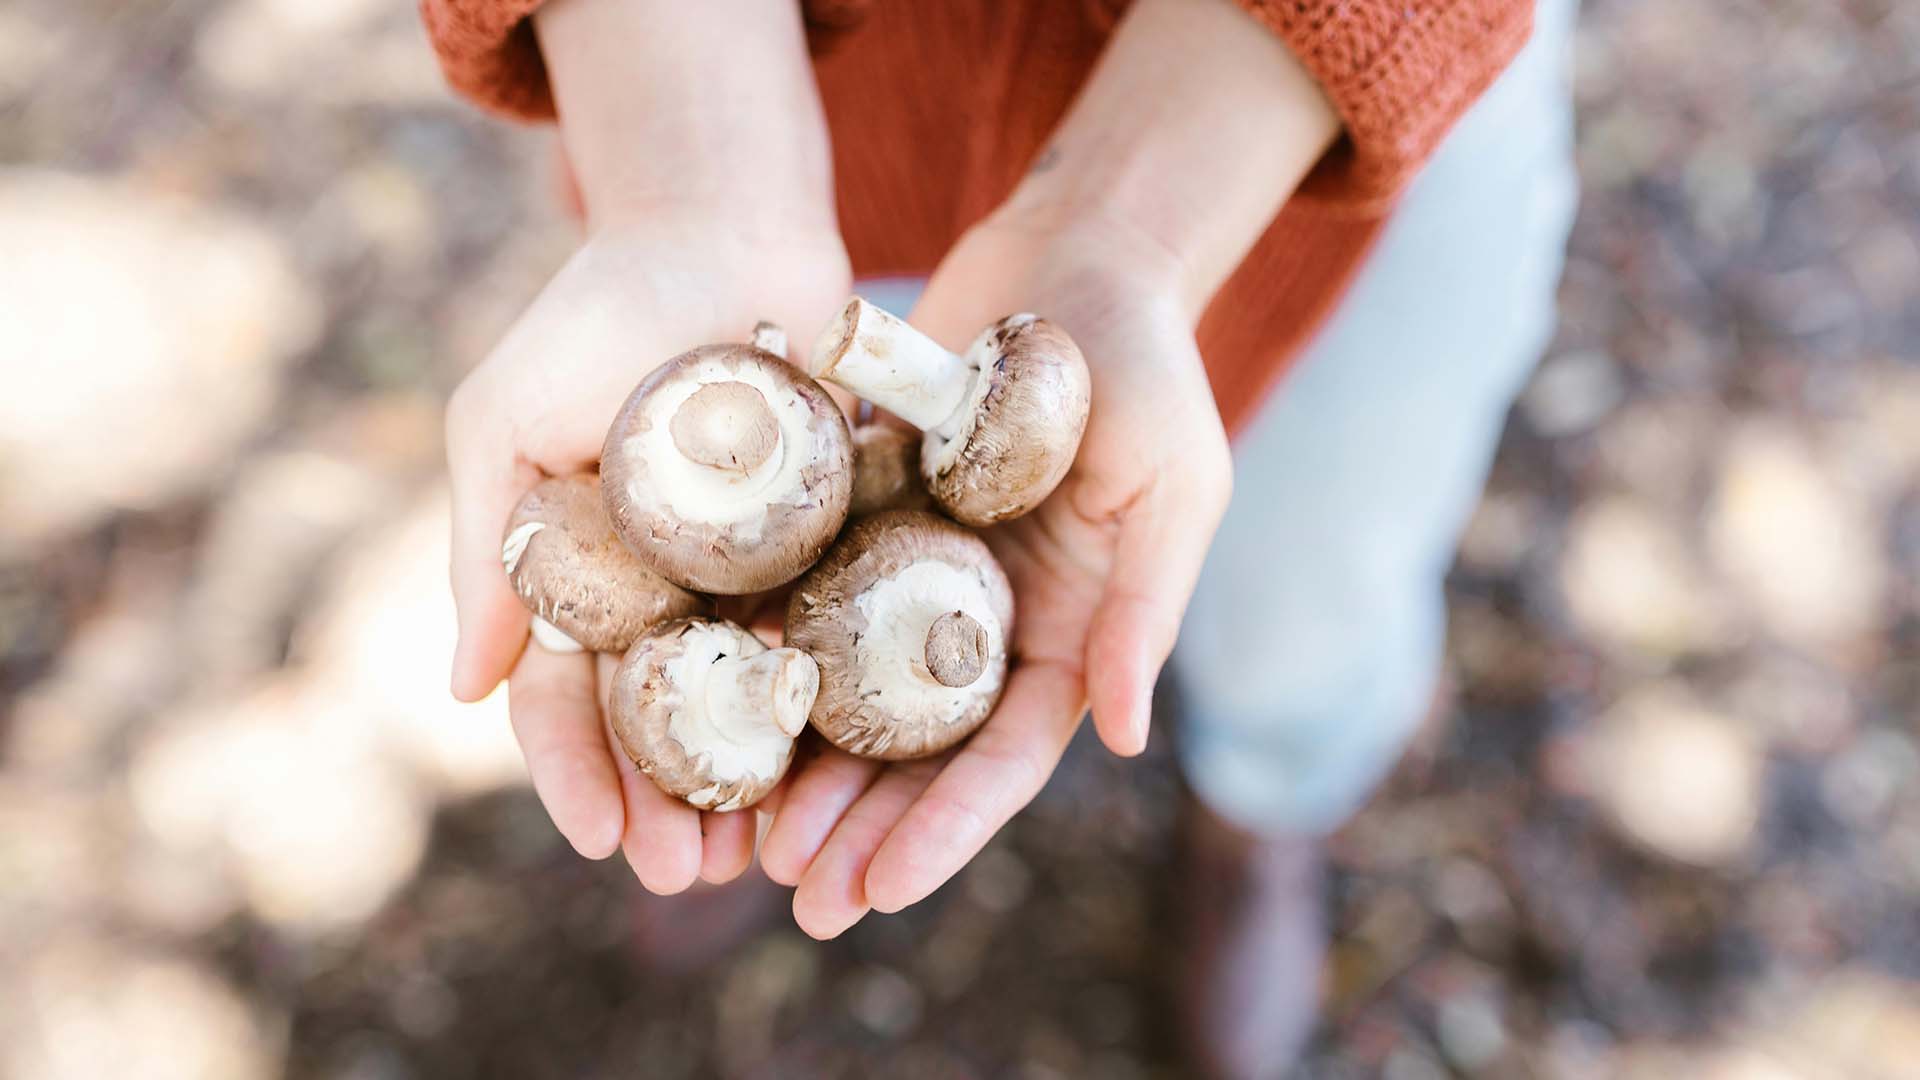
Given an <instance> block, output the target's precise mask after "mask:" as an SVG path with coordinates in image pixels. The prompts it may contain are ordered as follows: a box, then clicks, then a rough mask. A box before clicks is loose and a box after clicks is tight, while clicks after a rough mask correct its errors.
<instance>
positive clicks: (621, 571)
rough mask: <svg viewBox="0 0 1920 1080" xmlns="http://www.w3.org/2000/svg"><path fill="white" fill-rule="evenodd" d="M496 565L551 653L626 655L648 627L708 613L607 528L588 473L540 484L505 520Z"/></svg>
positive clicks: (595, 482)
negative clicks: (580, 652)
mask: <svg viewBox="0 0 1920 1080" xmlns="http://www.w3.org/2000/svg"><path fill="white" fill-rule="evenodd" d="M500 564H501V566H503V567H504V568H505V569H506V571H507V580H508V581H509V582H510V583H511V584H512V585H513V591H514V593H515V594H516V595H518V596H519V597H520V602H521V603H523V604H525V605H526V606H527V610H528V611H531V612H533V639H534V640H535V641H536V642H538V643H539V644H540V645H541V646H542V647H544V648H546V649H548V650H550V651H553V652H579V651H580V650H581V649H582V648H587V649H592V650H593V651H594V652H625V651H626V649H627V647H628V646H629V645H632V644H633V641H634V639H635V638H637V637H639V636H640V635H641V633H642V632H644V631H645V630H646V629H647V628H648V627H650V626H655V625H658V624H660V623H663V622H665V621H667V620H668V619H676V618H679V617H681V616H683V615H698V614H702V613H705V612H709V611H711V610H712V609H713V602H712V601H711V600H709V599H707V598H706V597H704V596H700V595H698V594H696V593H690V592H688V591H687V590H685V589H682V588H681V587H680V586H678V585H675V584H674V583H673V582H671V581H668V580H667V579H665V578H663V577H661V576H660V575H659V574H656V573H654V572H653V571H652V570H649V569H647V567H646V564H645V563H642V562H641V561H640V560H639V559H637V558H635V557H634V555H633V553H632V552H630V551H628V550H627V549H626V548H625V547H624V546H622V545H621V543H620V541H619V539H618V538H617V537H615V536H614V535H613V526H612V525H611V524H610V523H609V522H608V521H607V511H606V507H605V505H604V504H603V503H602V501H601V498H600V478H599V477H598V476H596V475H594V474H593V473H577V474H575V475H572V476H556V477H552V478H550V479H547V480H542V481H541V482H540V483H539V484H537V485H535V486H534V488H533V490H531V491H529V492H527V493H526V495H524V496H523V497H521V499H520V504H519V505H518V506H515V507H514V508H513V516H512V517H510V518H508V519H507V535H506V538H505V539H504V540H503V541H502V542H501V545H500Z"/></svg>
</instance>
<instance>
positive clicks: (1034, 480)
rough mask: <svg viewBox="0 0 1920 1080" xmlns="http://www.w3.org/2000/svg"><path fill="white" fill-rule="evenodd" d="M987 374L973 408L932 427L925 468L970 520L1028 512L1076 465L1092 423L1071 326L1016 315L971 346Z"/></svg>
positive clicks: (953, 508)
mask: <svg viewBox="0 0 1920 1080" xmlns="http://www.w3.org/2000/svg"><path fill="white" fill-rule="evenodd" d="M966 357H967V360H968V361H969V362H970V363H971V364H972V365H973V366H974V368H975V369H976V370H977V371H979V372H980V374H981V376H982V377H980V378H979V379H978V381H976V382H975V384H974V386H973V395H972V398H971V402H972V407H971V408H968V409H965V410H964V411H963V412H962V413H961V414H960V415H959V417H958V418H957V422H953V423H951V425H950V426H951V427H952V430H947V428H946V427H943V428H936V429H933V430H930V431H928V432H927V437H926V444H925V445H924V446H923V447H922V448H921V451H920V469H921V473H922V475H923V476H924V478H925V480H926V484H927V490H928V491H929V492H930V493H932V495H933V498H934V500H935V501H936V502H938V503H939V504H940V506H941V508H942V509H944V510H946V512H947V513H948V514H951V515H952V516H953V518H954V519H955V520H956V521H959V522H962V523H963V524H967V525H975V526H983V525H991V524H993V523H994V522H996V521H1006V520H1009V519H1011V518H1017V517H1019V516H1020V515H1022V514H1025V513H1026V512H1028V511H1029V510H1032V509H1033V508H1034V507H1036V506H1038V505H1040V503H1041V501H1042V500H1044V499H1046V497H1047V496H1048V495H1051V494H1052V493H1053V489H1054V488H1056V487H1058V486H1060V481H1061V480H1063V479H1065V477H1066V475H1067V470H1068V469H1069V468H1071V467H1072V466H1073V458H1074V455H1075V454H1076V453H1078V452H1079V450H1080V437H1081V436H1082V435H1084V434H1085V433H1086V430H1087V412H1088V409H1089V407H1090V405H1091V402H1092V380H1091V378H1090V377H1089V375H1088V373H1087V362H1086V360H1085V358H1083V357H1082V356H1081V355H1080V347H1079V346H1077V345H1075V344H1074V343H1073V339H1072V338H1070V337H1068V336H1067V334H1066V331H1064V330H1062V329H1060V328H1059V327H1058V326H1056V325H1055V324H1053V323H1050V322H1048V321H1047V320H1045V319H1040V318H1035V317H1034V316H1032V315H1009V316H1008V317H1006V318H1004V319H1001V320H1000V321H999V322H997V323H995V324H993V325H992V326H991V327H988V328H987V330H986V331H985V332H984V333H982V334H981V335H980V336H979V337H978V338H977V339H975V341H974V343H973V344H972V345H971V346H969V347H968V349H967V354H966Z"/></svg>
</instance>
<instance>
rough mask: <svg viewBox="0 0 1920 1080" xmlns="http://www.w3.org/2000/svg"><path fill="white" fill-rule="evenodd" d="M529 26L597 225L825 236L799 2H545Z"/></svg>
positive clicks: (824, 167) (821, 162)
mask: <svg viewBox="0 0 1920 1080" xmlns="http://www.w3.org/2000/svg"><path fill="white" fill-rule="evenodd" d="M534 26H535V30H536V32H537V33H538V35H539V38H540V46H541V52H542V54H543V55H544V56H545V58H546V63H547V68H548V76H549V80H550V82H551V84H552V87H553V95H554V101H555V104H556V107H557V109H558V112H559V115H560V129H561V137H562V140H563V141H564V144H565V147H566V151H567V155H568V158H569V160H570V162H571V164H572V166H573V170H574V174H575V177H576V179H577V180H578V181H579V184H580V189H581V195H582V197H583V198H584V200H585V203H586V208H587V216H588V219H589V220H590V221H591V222H592V223H593V224H595V225H596V226H603V225H617V224H620V223H622V222H623V221H630V220H634V219H636V218H641V217H649V216H651V217H657V216H658V215H659V214H660V213H661V212H662V211H668V212H672V213H675V214H683V215H684V214H689V213H691V214H697V215H706V214H715V215H718V216H720V217H722V218H724V219H726V220H730V221H734V222H736V223H738V224H739V226H740V227H741V228H742V229H743V230H748V231H756V232H764V231H767V230H770V229H779V230H795V229H800V230H817V231H819V232H821V233H824V234H831V233H832V232H833V230H834V214H833V184H832V173H831V169H832V164H831V156H830V154H829V150H828V145H827V130H826V121H825V118H824V116H823V114H822V112H821V108H820V102H819V97H818V94H817V93H816V91H815V89H814V83H813V71H812V67H811V64H810V61H809V60H808V56H807V45H806V36H805V31H804V29H803V27H802V26H801V22H800V14H799V5H798V4H797V3H795V2H794V0H702V2H700V3H685V2H682V0H549V2H548V3H546V4H545V5H543V6H542V7H541V8H540V9H539V11H538V12H537V13H536V15H535V16H534Z"/></svg>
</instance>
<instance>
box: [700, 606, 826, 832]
mask: <svg viewBox="0 0 1920 1080" xmlns="http://www.w3.org/2000/svg"><path fill="white" fill-rule="evenodd" d="M680 643H681V646H682V651H681V653H680V654H679V655H677V656H675V657H673V658H672V659H670V660H668V661H667V662H666V664H665V671H666V675H667V678H668V680H669V681H670V682H671V684H672V685H673V686H674V687H675V688H677V689H678V691H679V695H680V696H679V700H678V701H677V702H669V704H670V705H671V706H672V717H671V719H670V720H669V721H668V723H667V734H668V736H669V737H671V738H672V739H673V740H674V741H675V742H678V743H679V744H680V746H681V747H682V748H683V749H684V750H685V751H686V755H687V757H688V758H689V759H699V758H701V757H702V756H703V755H704V757H705V759H706V762H707V765H706V768H707V772H708V773H709V774H710V777H711V779H712V780H713V782H714V785H715V786H714V787H713V789H712V790H713V793H711V794H708V795H706V796H705V797H704V801H703V799H702V794H701V792H699V791H696V792H693V793H692V794H690V795H688V796H687V801H688V802H691V803H693V804H694V805H695V806H703V807H706V808H716V807H714V806H713V803H714V801H715V796H716V794H717V792H718V791H719V786H720V785H726V784H732V783H735V782H737V781H741V780H751V781H755V782H760V781H769V780H772V779H774V778H776V777H777V776H778V775H779V773H780V770H781V769H782V768H783V767H784V765H785V763H786V760H787V755H788V753H789V752H790V751H791V749H792V746H793V740H794V738H795V736H797V735H799V734H800V731H801V729H802V728H804V727H805V726H806V723H807V712H808V711H809V710H811V709H812V708H813V699H814V696H815V695H816V694H818V693H819V692H820V669H819V668H818V667H817V666H816V665H815V664H814V662H813V658H812V657H810V656H808V655H807V654H806V653H803V652H801V651H800V650H798V649H769V648H767V647H766V646H764V645H761V644H760V643H759V642H757V641H755V640H753V639H752V638H751V637H746V638H742V637H741V636H740V635H737V634H736V633H734V632H732V631H731V630H730V629H729V628H727V627H726V626H724V625H715V626H710V627H701V628H697V629H693V630H690V631H688V632H687V633H686V634H685V635H684V636H683V637H682V638H681V639H680Z"/></svg>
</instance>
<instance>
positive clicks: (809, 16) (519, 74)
mask: <svg viewBox="0 0 1920 1080" xmlns="http://www.w3.org/2000/svg"><path fill="white" fill-rule="evenodd" d="M871 3H872V0H804V2H803V3H802V4H801V12H802V14H803V15H804V16H805V18H806V23H807V37H808V40H809V42H810V43H811V47H812V49H813V50H814V51H815V52H816V53H817V52H819V51H820V50H821V49H822V48H825V47H827V45H829V44H830V43H831V42H832V41H833V40H835V39H837V38H838V37H839V36H840V35H841V34H843V33H845V32H846V31H847V30H850V29H852V28H853V27H855V26H857V25H858V24H859V23H860V21H861V20H862V19H863V18H864V17H865V16H866V12H867V9H868V7H869V6H870V5H871ZM540 4H541V0H420V21H421V22H423V23H425V24H426V28H427V37H428V39H429V40H431V41H432V42H433V51H434V55H435V56H438V57H439V58H440V70H441V71H442V72H443V73H445V75H446V78H447V84H448V85H449V86H452V87H453V88H454V90H456V91H458V92H459V93H460V94H462V95H464V96H465V97H467V98H468V99H469V100H471V101H472V102H473V103H474V104H476V105H479V106H480V107H481V108H483V109H486V110H488V111H489V112H494V113H498V114H500V115H501V116H506V117H510V118H512V119H515V120H529V121H540V120H551V119H553V117H554V110H553V90H552V88H551V87H549V86H548V85H547V63H546V60H545V59H544V58H542V57H541V55H540V42H539V40H538V39H537V38H535V37H534V33H533V24H532V23H531V22H529V21H527V20H528V16H530V15H532V14H533V13H534V11H535V10H536V9H537V8H539V7H540Z"/></svg>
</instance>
